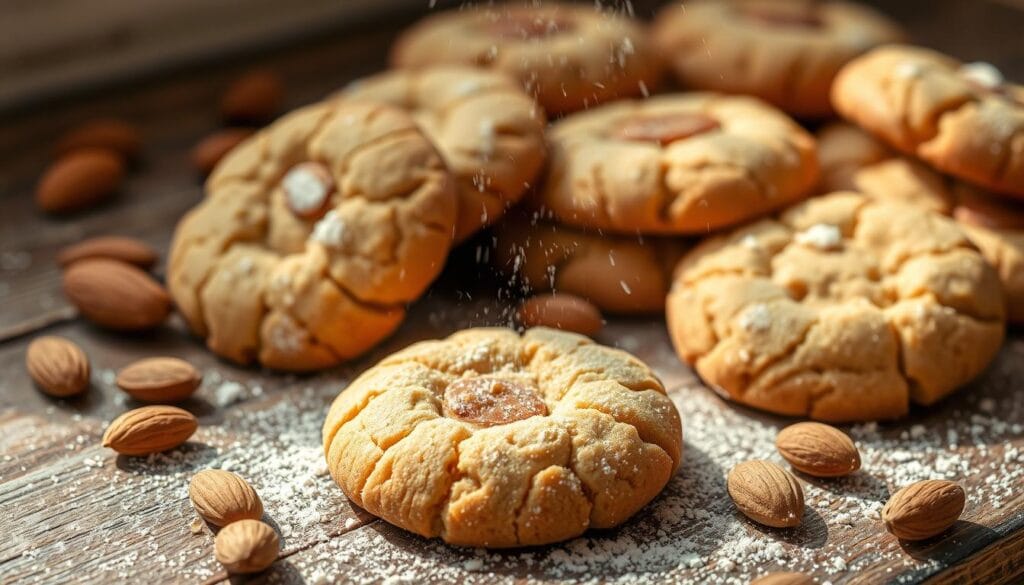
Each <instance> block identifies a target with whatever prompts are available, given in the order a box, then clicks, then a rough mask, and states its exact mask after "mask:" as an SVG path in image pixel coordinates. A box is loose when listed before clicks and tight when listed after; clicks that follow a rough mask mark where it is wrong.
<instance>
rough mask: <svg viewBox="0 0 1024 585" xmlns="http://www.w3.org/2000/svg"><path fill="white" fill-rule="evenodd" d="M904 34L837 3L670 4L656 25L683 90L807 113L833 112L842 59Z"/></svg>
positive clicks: (748, 0)
mask: <svg viewBox="0 0 1024 585" xmlns="http://www.w3.org/2000/svg"><path fill="white" fill-rule="evenodd" d="M902 36H903V35H902V32H901V31H900V29H899V27H898V26H897V25H896V24H895V23H894V22H892V21H891V20H889V19H888V18H886V17H885V16H883V15H882V14H880V13H878V12H876V11H874V10H872V9H870V8H868V7H866V6H863V5H860V4H854V3H850V2H840V1H828V2H815V1H813V0H691V1H688V2H686V3H683V4H680V3H679V2H674V3H672V4H671V5H669V6H668V7H666V8H665V9H663V10H662V12H661V13H660V14H659V15H658V18H657V20H656V23H655V26H654V40H655V46H656V47H657V48H658V50H659V51H660V53H661V55H662V57H663V58H664V59H665V60H666V62H668V63H669V65H670V66H671V68H672V69H673V71H674V72H675V75H676V77H677V78H678V80H679V82H680V83H681V84H682V85H683V86H684V87H688V88H693V89H703V90H713V91H722V92H726V93H739V94H748V95H754V96H757V97H760V98H761V99H764V100H765V101H768V102H771V103H772V104H774V105H776V106H778V107H779V108H781V109H783V110H785V111H786V112H789V113H790V114H793V115H794V116H800V117H813V118H820V117H825V116H828V115H830V114H831V113H832V105H831V103H830V101H829V88H830V87H831V86H832V80H833V79H834V78H835V75H836V73H838V72H839V69H840V68H841V67H842V66H843V65H844V64H846V63H847V62H848V61H849V60H850V59H852V58H854V57H856V56H857V55H860V54H861V53H863V52H864V51H867V50H868V49H870V48H872V47H875V46H877V45H881V44H885V43H892V42H897V41H899V40H900V39H901V38H902Z"/></svg>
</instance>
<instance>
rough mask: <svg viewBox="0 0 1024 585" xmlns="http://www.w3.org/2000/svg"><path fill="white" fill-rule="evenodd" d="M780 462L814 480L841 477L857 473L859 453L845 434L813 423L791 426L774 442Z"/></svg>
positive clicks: (827, 426) (780, 433)
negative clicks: (782, 461) (782, 460)
mask: <svg viewBox="0 0 1024 585" xmlns="http://www.w3.org/2000/svg"><path fill="white" fill-rule="evenodd" d="M775 448H776V449H778V450H779V454H780V455H782V457H783V459H785V460H786V461H788V462H789V464H790V465H792V466H793V469H796V470H798V471H802V472H804V473H806V474H807V475H813V476H814V477H841V476H844V475H849V474H851V473H853V472H854V471H857V470H858V469H860V452H859V451H857V446H856V445H854V444H853V441H852V440H851V439H850V437H849V436H847V435H846V433H844V432H842V431H840V430H839V429H837V428H835V427H832V426H829V425H826V424H821V423H816V422H802V423H797V424H795V425H790V426H788V427H786V428H784V429H782V431H781V432H779V435H778V436H777V437H776V438H775Z"/></svg>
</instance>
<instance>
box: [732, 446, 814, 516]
mask: <svg viewBox="0 0 1024 585" xmlns="http://www.w3.org/2000/svg"><path fill="white" fill-rule="evenodd" d="M726 485H727V488H728V490H729V497H730V498H732V501H733V503H735V504H736V507H737V508H739V510H740V512H743V515H745V516H746V517H748V518H750V519H751V520H753V521H754V522H757V523H758V524H764V525H765V526H771V527H774V528H789V527H793V526H797V525H799V524H800V522H801V521H802V520H803V517H804V490H803V488H801V487H800V482H798V481H797V479H796V478H795V477H793V474H791V473H790V472H788V471H786V470H785V469H783V468H781V467H779V466H778V465H775V464H774V463H771V462H769V461H761V460H754V461H744V462H743V463H739V464H737V465H736V466H735V467H733V468H732V470H731V471H729V476H728V478H727V479H726Z"/></svg>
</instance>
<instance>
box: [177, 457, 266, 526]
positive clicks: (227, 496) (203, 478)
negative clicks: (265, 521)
mask: <svg viewBox="0 0 1024 585" xmlns="http://www.w3.org/2000/svg"><path fill="white" fill-rule="evenodd" d="M188 497H189V499H190V500H192V506H193V507H194V508H195V509H196V512H197V513H199V515H200V516H202V517H203V519H204V520H206V521H207V522H209V523H210V524H213V525H214V526H226V525H228V524H231V523H232V522H237V521H238V520H246V519H249V520H259V519H260V517H262V516H263V502H261V501H260V497H259V495H257V494H256V490H254V489H252V486H251V485H249V482H247V481H245V480H244V479H242V478H241V477H240V476H238V475H236V474H234V473H231V472H230V471H224V470H221V469H204V470H203V471H200V472H199V473H197V474H195V475H193V476H192V481H190V482H189V484H188Z"/></svg>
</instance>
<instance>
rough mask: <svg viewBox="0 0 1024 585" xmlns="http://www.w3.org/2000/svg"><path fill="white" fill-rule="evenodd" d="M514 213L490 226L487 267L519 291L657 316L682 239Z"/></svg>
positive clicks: (603, 309) (608, 308) (606, 309)
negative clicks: (598, 228)
mask: <svg viewBox="0 0 1024 585" xmlns="http://www.w3.org/2000/svg"><path fill="white" fill-rule="evenodd" d="M540 215H541V214H539V213H536V214H535V213H512V214H510V215H509V216H507V217H505V219H503V220H502V221H501V222H500V223H498V224H497V225H496V226H494V238H495V246H494V250H493V252H492V253H491V264H492V266H494V267H495V268H497V269H498V270H499V271H501V272H502V273H503V274H504V275H505V276H506V277H508V278H509V282H510V284H512V285H513V286H516V285H518V286H521V287H522V289H523V292H530V293H539V292H544V291H549V290H553V291H557V292H562V293H571V294H574V295H577V296H580V297H583V298H585V299H587V300H589V301H590V302H592V303H594V304H595V305H597V307H598V308H600V309H601V310H602V311H607V312H609V313H620V314H658V313H662V312H664V311H665V295H666V294H667V293H668V288H669V284H670V282H671V280H672V279H671V273H672V268H673V267H674V266H675V264H676V262H677V261H678V260H679V257H680V256H682V254H683V252H684V251H685V249H686V247H687V244H686V243H684V242H683V241H682V240H678V239H669V238H659V237H645V236H618V235H611V234H603V233H600V232H593V231H585V230H580V229H576V228H571V227H567V226H563V225H559V224H557V223H554V222H551V221H547V220H544V219H540V218H539V217H538V216H540Z"/></svg>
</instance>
